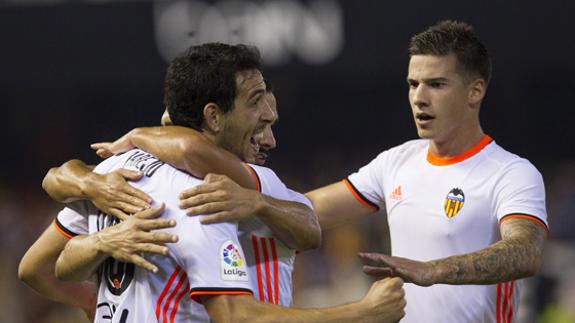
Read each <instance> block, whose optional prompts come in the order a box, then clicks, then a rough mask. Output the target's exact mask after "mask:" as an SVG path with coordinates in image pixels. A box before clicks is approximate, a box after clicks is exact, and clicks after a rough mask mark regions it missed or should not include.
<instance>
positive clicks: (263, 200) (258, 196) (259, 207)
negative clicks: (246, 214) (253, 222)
mask: <svg viewBox="0 0 575 323" xmlns="http://www.w3.org/2000/svg"><path fill="white" fill-rule="evenodd" d="M251 191H252V192H253V194H255V195H254V196H255V198H254V205H255V212H254V213H255V214H256V215H257V216H265V215H266V214H269V210H270V208H271V207H272V205H271V203H270V201H269V197H267V196H265V195H263V194H262V193H260V192H257V191H254V190H251Z"/></svg>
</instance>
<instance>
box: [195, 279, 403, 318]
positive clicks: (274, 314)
mask: <svg viewBox="0 0 575 323" xmlns="http://www.w3.org/2000/svg"><path fill="white" fill-rule="evenodd" d="M402 285H403V281H401V279H397V278H394V279H384V280H380V281H377V282H375V283H374V284H373V285H372V287H371V288H370V290H369V292H368V294H367V295H366V296H365V297H364V298H363V299H362V300H360V301H358V302H355V303H350V304H345V305H339V306H334V307H326V308H318V309H296V308H285V307H281V306H278V305H273V304H269V303H263V302H258V301H256V300H255V299H254V298H253V297H252V296H247V295H241V296H231V295H218V296H212V297H209V298H205V299H204V304H205V306H206V309H207V310H208V313H209V315H210V318H211V319H212V320H213V321H214V322H217V323H220V322H231V321H230V320H233V322H298V323H300V322H304V323H305V322H308V323H309V322H321V323H328V322H353V321H357V322H380V323H394V322H398V321H399V320H400V319H401V318H402V317H403V316H404V315H405V313H404V308H405V299H404V291H403V288H402Z"/></svg>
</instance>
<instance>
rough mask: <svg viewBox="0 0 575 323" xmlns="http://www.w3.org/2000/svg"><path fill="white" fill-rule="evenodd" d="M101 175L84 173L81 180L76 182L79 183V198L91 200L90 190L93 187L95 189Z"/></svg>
mask: <svg viewBox="0 0 575 323" xmlns="http://www.w3.org/2000/svg"><path fill="white" fill-rule="evenodd" d="M101 176H102V175H100V174H97V173H94V172H87V173H85V174H84V175H83V176H82V178H81V179H80V180H79V181H78V182H79V183H80V198H83V199H87V200H92V193H93V191H94V190H92V188H93V187H97V184H96V183H97V182H98V180H99V179H100V177H101Z"/></svg>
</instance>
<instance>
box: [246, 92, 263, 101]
mask: <svg viewBox="0 0 575 323" xmlns="http://www.w3.org/2000/svg"><path fill="white" fill-rule="evenodd" d="M265 93H266V90H265V89H257V90H255V91H253V92H252V93H250V95H249V96H248V101H249V100H251V99H253V98H254V97H256V96H257V95H260V94H261V95H263V94H265Z"/></svg>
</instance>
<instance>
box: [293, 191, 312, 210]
mask: <svg viewBox="0 0 575 323" xmlns="http://www.w3.org/2000/svg"><path fill="white" fill-rule="evenodd" d="M287 192H288V195H289V200H291V201H294V202H298V203H302V204H305V205H307V207H309V208H310V209H312V210H313V204H311V201H310V200H309V199H308V198H307V197H306V196H305V195H303V194H302V193H300V192H296V191H294V190H291V189H289V188H288V189H287Z"/></svg>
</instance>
